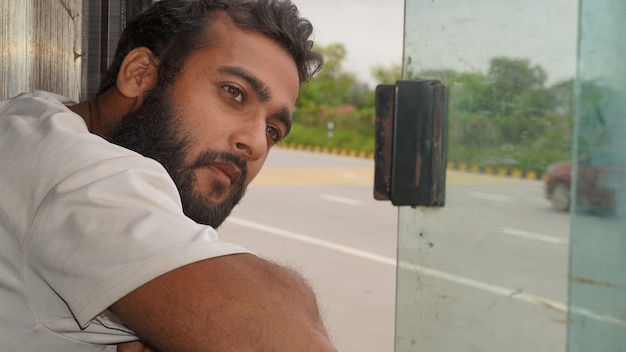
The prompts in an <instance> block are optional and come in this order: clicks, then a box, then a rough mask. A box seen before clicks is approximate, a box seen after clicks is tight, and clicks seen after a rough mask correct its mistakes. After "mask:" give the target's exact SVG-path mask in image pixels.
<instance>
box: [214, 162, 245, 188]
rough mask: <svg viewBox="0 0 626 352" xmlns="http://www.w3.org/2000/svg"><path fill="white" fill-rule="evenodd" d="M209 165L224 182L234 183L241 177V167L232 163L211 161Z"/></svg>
mask: <svg viewBox="0 0 626 352" xmlns="http://www.w3.org/2000/svg"><path fill="white" fill-rule="evenodd" d="M207 167H208V168H209V169H211V170H213V171H214V172H215V174H216V177H217V178H218V179H221V180H222V181H223V183H227V184H234V183H237V181H238V180H239V178H241V169H239V168H238V167H237V166H235V165H233V164H230V163H211V164H209V165H207Z"/></svg>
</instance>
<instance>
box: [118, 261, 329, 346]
mask: <svg viewBox="0 0 626 352" xmlns="http://www.w3.org/2000/svg"><path fill="white" fill-rule="evenodd" d="M111 310H112V311H113V312H114V313H115V314H116V315H117V316H118V317H119V318H121V319H122V321H124V323H125V324H126V325H127V326H128V327H129V328H131V329H133V330H134V331H135V332H136V333H137V334H138V336H139V337H140V338H141V339H142V340H144V341H147V342H149V343H150V344H151V345H153V346H154V347H155V348H156V349H157V350H159V351H161V352H168V351H175V352H184V351H189V352H199V351H266V350H267V351H276V352H280V351H285V352H292V351H299V352H300V351H301V352H306V351H311V352H326V351H328V352H330V351H336V349H335V348H334V347H333V346H332V344H331V343H330V340H329V338H328V335H327V334H326V331H325V328H324V325H323V322H322V319H321V317H320V313H319V309H318V306H317V303H316V299H315V295H314V294H313V292H312V290H311V289H310V287H309V286H308V285H307V284H306V282H305V281H304V280H303V279H302V278H301V277H300V276H299V275H298V274H296V273H294V272H292V271H291V270H288V269H285V268H283V267H281V266H279V265H276V264H273V263H271V262H268V261H266V260H263V259H260V258H258V257H256V256H254V255H251V254H235V255H228V256H223V257H217V258H212V259H207V260H203V261H200V262H196V263H192V264H189V265H186V266H184V267H181V268H178V269H175V270H173V271H171V272H168V273H166V274H164V275H162V276H160V277H158V278H156V279H154V280H152V281H150V282H148V283H146V284H145V285H143V286H141V287H139V288H138V289H136V290H134V291H132V292H131V293H129V294H128V295H126V296H125V297H123V298H122V299H120V300H119V301H117V302H116V303H115V304H113V305H112V306H111Z"/></svg>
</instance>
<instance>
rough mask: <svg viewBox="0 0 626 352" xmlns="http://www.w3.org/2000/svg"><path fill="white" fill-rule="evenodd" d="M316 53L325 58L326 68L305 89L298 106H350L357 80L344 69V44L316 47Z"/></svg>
mask: <svg viewBox="0 0 626 352" xmlns="http://www.w3.org/2000/svg"><path fill="white" fill-rule="evenodd" d="M316 51H317V52H319V53H320V54H322V56H324V66H323V67H322V69H321V70H320V72H318V73H317V74H316V75H315V76H313V78H312V79H311V81H310V82H309V83H308V84H307V85H306V86H305V87H304V90H303V91H302V94H301V95H300V99H299V105H298V106H299V107H301V108H306V107H307V106H310V105H311V102H315V103H317V105H319V104H322V103H323V104H324V105H327V106H333V107H335V106H342V105H346V104H349V103H350V101H351V98H352V91H351V88H352V87H353V86H354V85H355V84H356V83H357V80H356V75H355V74H354V73H352V72H348V71H346V70H345V69H344V68H343V63H344V60H345V58H346V48H345V47H344V46H343V44H330V45H328V46H326V47H322V46H316Z"/></svg>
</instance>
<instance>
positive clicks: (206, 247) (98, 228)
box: [25, 154, 248, 328]
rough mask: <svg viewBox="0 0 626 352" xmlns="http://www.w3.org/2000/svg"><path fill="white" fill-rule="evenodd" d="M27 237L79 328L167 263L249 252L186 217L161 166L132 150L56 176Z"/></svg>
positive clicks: (32, 256)
mask: <svg viewBox="0 0 626 352" xmlns="http://www.w3.org/2000/svg"><path fill="white" fill-rule="evenodd" d="M25 245H26V249H27V250H26V251H25V256H26V260H27V261H28V263H29V265H30V266H32V267H33V268H36V273H37V275H38V276H40V277H41V278H42V279H43V280H45V281H46V282H47V283H48V285H50V287H51V288H52V289H53V290H54V291H55V292H56V293H57V294H58V295H59V296H60V297H62V299H63V300H64V301H65V303H66V304H67V305H68V307H69V309H70V310H71V312H72V314H73V315H74V317H75V319H76V320H77V322H78V323H79V324H80V326H81V327H82V328H85V327H86V326H88V325H89V323H90V321H91V320H92V319H94V317H96V316H97V315H98V314H100V313H101V312H103V311H104V310H106V309H107V308H108V307H109V306H110V305H111V304H112V303H114V302H116V301H117V300H118V299H120V298H121V297H123V296H124V295H126V294H127V293H129V292H131V291H132V290H134V289H135V288H137V287H139V286H141V285H142V284H144V283H146V282H148V281H150V280H151V279H153V278H155V277H157V276H159V275H162V274H164V273H166V272H168V271H170V270H173V269H175V268H178V267H181V266H184V265H186V264H189V263H192V262H195V261H199V260H203V259H208V258H213V257H218V256H223V255H229V254H235V253H248V251H247V250H246V249H245V248H243V247H240V246H238V245H235V244H231V243H228V242H224V241H221V240H220V239H219V238H218V236H217V233H216V232H215V230H214V229H212V228H211V227H209V226H204V225H200V224H197V223H195V222H194V221H192V220H191V219H189V218H187V217H186V216H185V215H184V214H183V213H182V209H181V205H180V199H179V195H178V192H177V190H176V187H175V185H174V183H173V182H172V180H171V179H170V177H169V176H168V174H167V172H166V171H165V170H164V169H163V168H162V166H161V165H159V164H158V163H156V162H154V161H153V160H151V159H147V158H144V157H141V156H139V155H132V154H131V155H122V156H119V157H116V158H107V159H103V160H100V161H98V162H95V163H93V164H89V165H87V166H85V167H83V168H81V169H80V170H77V171H76V172H72V173H71V174H69V175H68V176H67V177H65V178H64V179H62V180H61V181H60V182H58V183H57V184H56V186H54V187H53V188H52V189H51V190H50V191H49V193H48V194H47V195H46V196H45V198H44V200H43V202H42V203H41V205H40V207H39V209H38V210H37V212H36V214H35V216H34V219H33V221H32V227H31V229H30V231H29V233H28V236H27V239H26V242H25ZM33 294H36V293H33Z"/></svg>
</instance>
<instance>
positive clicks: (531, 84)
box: [294, 44, 601, 170]
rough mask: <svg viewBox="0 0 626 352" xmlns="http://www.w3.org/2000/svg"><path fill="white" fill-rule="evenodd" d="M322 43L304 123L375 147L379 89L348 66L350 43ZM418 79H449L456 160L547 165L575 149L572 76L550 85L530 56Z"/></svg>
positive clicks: (381, 80) (388, 74)
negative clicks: (331, 128) (320, 63)
mask: <svg viewBox="0 0 626 352" xmlns="http://www.w3.org/2000/svg"><path fill="white" fill-rule="evenodd" d="M316 49H317V50H318V51H319V52H320V53H321V54H322V55H323V56H324V59H325V64H324V66H323V68H322V69H321V71H320V72H319V73H318V74H317V75H316V76H314V77H313V78H312V80H311V81H310V82H309V84H308V85H307V86H306V87H305V88H304V90H303V91H302V92H301V95H300V97H299V100H298V104H297V109H296V113H295V122H296V124H295V125H297V126H296V128H312V129H314V128H317V129H321V131H318V132H316V133H317V134H318V135H321V136H322V137H320V138H322V139H324V140H325V143H327V144H333V145H335V146H343V145H339V144H341V143H354V142H353V141H352V142H350V141H349V139H351V138H339V136H341V135H343V136H348V135H354V134H362V135H364V136H365V137H366V138H365V139H364V140H368V141H370V142H363V139H361V140H360V142H358V143H359V145H360V147H359V148H363V145H364V143H371V144H372V145H371V146H367V147H365V149H367V150H368V151H371V150H373V144H374V143H373V139H374V137H373V136H374V110H375V109H374V90H373V88H370V87H368V86H367V85H366V84H363V83H361V82H359V81H358V80H357V78H356V75H355V74H354V73H352V72H350V71H349V70H348V69H346V68H345V67H344V66H345V58H346V55H347V53H346V49H345V47H344V46H343V45H342V44H331V45H328V46H326V47H321V46H318V47H316ZM371 74H372V77H374V78H375V80H376V82H377V83H378V84H395V82H396V81H397V80H399V79H401V78H402V66H401V65H400V64H394V65H390V66H380V65H379V66H375V67H372V68H371ZM411 78H419V79H425V78H437V79H440V80H442V81H443V82H444V83H445V84H446V85H447V86H448V90H449V99H448V120H449V124H448V126H449V129H448V136H449V143H448V145H449V149H448V150H449V152H448V159H449V160H451V161H458V162H470V163H474V164H479V165H490V166H499V165H507V166H518V167H522V168H525V169H538V170H541V169H543V168H545V167H546V166H547V165H548V164H550V163H552V162H554V161H557V160H559V159H565V158H568V157H569V155H570V146H571V132H572V124H573V123H572V114H573V84H574V82H573V80H571V79H570V80H567V81H563V82H557V83H556V84H553V85H551V86H547V84H546V83H547V80H548V76H547V74H546V72H545V70H544V69H543V68H542V67H540V66H538V65H533V64H532V63H531V62H530V61H529V60H528V59H520V58H507V57H495V58H493V59H491V60H490V62H489V66H488V69H487V70H486V72H457V71H454V70H449V69H444V70H427V71H423V72H420V73H419V75H418V77H411ZM590 89H591V88H587V91H590ZM587 96H591V97H592V98H593V96H594V95H593V94H587ZM595 120H597V121H600V122H601V119H595ZM595 120H594V121H595ZM329 122H332V125H333V126H334V128H335V130H334V135H335V136H336V138H335V139H334V140H331V139H330V138H326V137H325V136H326V126H327V125H328V123H329ZM596 124H597V125H598V126H600V125H601V123H597V122H596ZM294 134H295V135H298V136H300V137H298V138H304V136H312V135H313V134H312V132H311V133H309V132H306V131H302V130H300V131H296V133H294ZM340 140H341V141H340ZM318 143H322V142H320V141H318ZM337 143H339V144H337ZM344 147H349V146H344Z"/></svg>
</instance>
